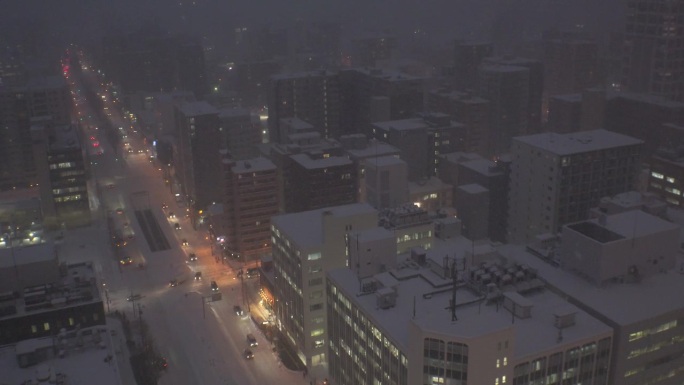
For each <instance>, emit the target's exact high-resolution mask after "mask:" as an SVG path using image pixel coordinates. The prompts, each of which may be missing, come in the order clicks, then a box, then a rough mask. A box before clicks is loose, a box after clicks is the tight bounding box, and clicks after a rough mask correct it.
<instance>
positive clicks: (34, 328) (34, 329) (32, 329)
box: [31, 325, 38, 333]
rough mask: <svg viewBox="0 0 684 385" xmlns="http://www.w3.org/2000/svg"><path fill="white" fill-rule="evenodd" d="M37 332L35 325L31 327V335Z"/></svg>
mask: <svg viewBox="0 0 684 385" xmlns="http://www.w3.org/2000/svg"><path fill="white" fill-rule="evenodd" d="M37 332H38V328H37V327H36V325H31V333H37Z"/></svg>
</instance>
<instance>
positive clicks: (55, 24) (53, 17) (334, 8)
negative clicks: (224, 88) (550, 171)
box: [0, 0, 624, 47]
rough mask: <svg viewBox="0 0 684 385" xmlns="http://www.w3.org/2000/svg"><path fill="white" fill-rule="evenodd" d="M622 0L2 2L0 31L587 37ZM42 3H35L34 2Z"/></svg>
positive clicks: (212, 37) (613, 26) (81, 37)
mask: <svg viewBox="0 0 684 385" xmlns="http://www.w3.org/2000/svg"><path fill="white" fill-rule="evenodd" d="M622 3H623V2H622V1H620V0H605V1H592V0H515V1H513V0H430V1H427V2H426V1H419V0H370V1H367V0H319V1H299V0H295V1H279V0H271V1H267V0H256V1H227V0H195V1H191V0H180V1H171V0H168V1H167V0H144V1H135V0H120V1H101V0H94V1H87V2H82V1H74V0H66V1H58V2H41V3H35V2H23V1H5V2H3V12H2V14H1V15H0V22H1V23H2V27H0V28H1V30H2V31H3V34H6V35H7V36H16V34H18V33H21V32H22V31H23V32H25V31H24V28H25V27H28V28H32V29H36V30H37V33H39V34H45V36H46V37H49V40H50V41H52V42H55V43H62V44H63V43H65V42H73V43H78V44H88V43H93V42H95V41H97V40H96V39H97V38H98V37H99V36H102V35H106V34H115V33H126V32H132V31H135V30H137V29H139V28H141V27H142V26H143V25H149V24H155V23H156V24H158V25H159V26H160V27H162V28H163V29H164V30H166V31H169V32H171V33H184V34H190V35H194V36H206V37H208V38H209V42H210V43H211V44H213V45H214V46H217V47H220V45H221V44H231V43H232V31H233V30H234V29H235V28H237V27H249V28H255V27H267V26H273V27H276V28H279V27H287V26H290V25H292V24H294V23H295V22H297V21H300V22H313V21H326V22H335V23H340V24H341V25H342V28H343V32H344V35H346V36H348V37H352V36H355V35H363V34H365V33H368V32H380V31H388V32H389V33H392V34H396V35H398V36H404V37H406V36H410V35H411V34H413V33H414V32H415V31H421V33H423V34H426V36H427V38H428V39H427V40H428V41H431V42H433V44H436V45H441V44H444V43H446V42H448V41H450V40H453V39H454V38H460V39H474V40H490V39H491V38H492V37H493V36H492V34H493V33H494V29H495V28H500V32H498V33H500V34H501V35H506V36H507V38H509V39H514V40H518V39H519V40H521V41H525V40H533V39H538V38H539V36H540V34H541V32H542V31H543V30H545V29H549V28H557V29H560V30H581V31H582V32H585V33H587V34H588V35H590V36H596V37H600V38H602V37H603V36H601V35H602V34H606V33H607V32H611V31H615V30H619V29H620V28H621V27H622V24H621V23H622V21H623V20H622V16H623V14H624V11H623V9H622V7H621V4H622ZM38 4H40V5H38Z"/></svg>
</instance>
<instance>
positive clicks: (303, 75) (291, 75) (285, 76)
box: [271, 70, 337, 80]
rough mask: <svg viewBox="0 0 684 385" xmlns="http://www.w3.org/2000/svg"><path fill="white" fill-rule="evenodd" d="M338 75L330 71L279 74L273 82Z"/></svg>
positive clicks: (273, 77)
mask: <svg viewBox="0 0 684 385" xmlns="http://www.w3.org/2000/svg"><path fill="white" fill-rule="evenodd" d="M335 75H337V72H336V71H330V70H314V71H302V72H290V73H283V74H277V75H274V76H272V77H271V78H272V79H273V80H285V79H300V78H306V77H327V76H335Z"/></svg>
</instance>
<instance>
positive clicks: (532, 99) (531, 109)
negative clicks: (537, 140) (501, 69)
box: [482, 55, 544, 134]
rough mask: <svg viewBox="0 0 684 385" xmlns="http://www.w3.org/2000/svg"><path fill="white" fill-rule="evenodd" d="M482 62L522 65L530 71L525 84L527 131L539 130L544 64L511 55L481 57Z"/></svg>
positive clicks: (532, 132)
mask: <svg viewBox="0 0 684 385" xmlns="http://www.w3.org/2000/svg"><path fill="white" fill-rule="evenodd" d="M482 62H483V63H486V64H495V65H503V66H516V67H524V68H527V69H528V70H529V71H530V74H529V77H528V81H529V84H528V86H527V91H528V93H529V96H528V100H529V106H528V109H527V132H528V133H530V134H536V133H538V132H541V112H542V94H543V93H544V66H543V65H542V62H541V61H539V60H536V59H527V58H522V57H516V56H512V55H510V56H509V55H506V56H493V57H488V58H485V59H483V61H482Z"/></svg>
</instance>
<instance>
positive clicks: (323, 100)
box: [268, 70, 340, 143]
mask: <svg viewBox="0 0 684 385" xmlns="http://www.w3.org/2000/svg"><path fill="white" fill-rule="evenodd" d="M339 82H340V80H339V75H338V73H337V72H332V71H327V70H320V71H312V72H303V73H295V74H283V75H276V76H274V77H272V78H271V93H270V97H269V101H268V105H269V108H268V126H269V134H270V136H271V141H272V142H278V143H281V142H282V141H283V139H284V138H281V137H280V133H281V130H280V128H279V125H280V119H282V118H292V117H296V118H299V119H301V120H304V121H306V122H308V123H310V124H312V125H313V126H314V128H315V129H316V130H317V131H318V132H320V133H321V135H322V136H323V137H325V138H336V137H338V136H339V135H340V83H339Z"/></svg>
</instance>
